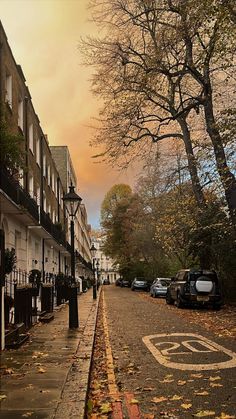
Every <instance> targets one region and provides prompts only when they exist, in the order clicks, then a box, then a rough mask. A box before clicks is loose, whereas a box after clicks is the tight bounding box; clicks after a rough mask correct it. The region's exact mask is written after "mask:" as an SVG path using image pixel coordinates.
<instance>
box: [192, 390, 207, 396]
mask: <svg viewBox="0 0 236 419" xmlns="http://www.w3.org/2000/svg"><path fill="white" fill-rule="evenodd" d="M194 394H195V395H196V396H208V395H209V393H208V391H196V392H195V393H194Z"/></svg>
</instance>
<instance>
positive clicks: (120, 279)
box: [115, 278, 122, 287]
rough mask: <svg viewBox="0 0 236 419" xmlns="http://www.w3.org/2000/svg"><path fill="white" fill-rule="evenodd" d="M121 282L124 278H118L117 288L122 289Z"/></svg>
mask: <svg viewBox="0 0 236 419" xmlns="http://www.w3.org/2000/svg"><path fill="white" fill-rule="evenodd" d="M121 282H122V278H118V279H117V280H116V282H115V284H116V286H117V287H120V286H121Z"/></svg>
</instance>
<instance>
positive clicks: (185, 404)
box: [181, 403, 192, 410]
mask: <svg viewBox="0 0 236 419" xmlns="http://www.w3.org/2000/svg"><path fill="white" fill-rule="evenodd" d="M181 407H182V408H183V409H185V410H187V409H190V407H192V404H191V403H182V404H181Z"/></svg>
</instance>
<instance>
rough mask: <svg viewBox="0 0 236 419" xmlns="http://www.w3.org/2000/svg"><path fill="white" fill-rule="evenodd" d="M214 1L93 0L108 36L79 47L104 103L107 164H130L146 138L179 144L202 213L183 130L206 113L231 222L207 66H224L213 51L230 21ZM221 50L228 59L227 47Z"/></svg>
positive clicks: (234, 200) (231, 193)
mask: <svg viewBox="0 0 236 419" xmlns="http://www.w3.org/2000/svg"><path fill="white" fill-rule="evenodd" d="M214 3H217V2H215V1H213V0H210V1H209V0H208V1H206V0H203V1H202V2H200V5H199V2H198V1H196V0H184V1H183V0H173V1H172V0H159V1H157V0H143V1H134V0H111V1H109V2H107V1H98V0H97V1H94V2H93V7H94V9H93V10H94V18H95V20H97V21H99V22H103V23H104V25H105V27H106V28H107V29H108V31H107V33H106V36H105V37H104V38H103V39H92V38H90V39H88V40H87V41H86V42H84V44H83V50H84V52H85V55H86V57H87V63H88V64H90V65H94V66H95V69H96V72H95V74H94V77H93V90H94V92H95V93H96V94H98V95H99V96H100V97H102V98H103V100H104V107H103V109H102V111H101V114H100V116H101V119H102V122H103V125H102V127H101V129H100V131H99V133H98V136H97V137H96V140H95V141H96V143H100V144H103V145H105V154H107V155H108V156H109V157H110V158H111V159H116V158H117V157H120V156H124V157H125V158H127V156H128V155H130V156H132V155H133V154H134V152H135V151H137V150H138V153H139V154H140V153H143V150H144V147H145V145H146V144H147V143H148V141H150V139H151V141H152V142H153V143H157V142H159V141H162V140H166V139H170V138H171V139H176V138H178V139H179V138H180V139H182V140H183V141H184V145H185V150H186V155H187V159H188V167H189V172H190V176H191V181H192V187H193V191H194V196H195V200H196V202H197V204H198V207H199V208H201V209H204V208H205V205H206V204H205V198H204V194H203V191H202V187H201V184H200V180H199V177H198V171H197V162H196V159H195V156H194V152H193V146H192V139H191V133H190V130H189V124H188V118H189V116H190V114H191V115H192V113H193V112H195V113H196V115H199V108H200V107H203V108H204V112H205V121H206V129H207V132H208V134H209V136H210V138H211V141H212V144H213V148H214V153H215V158H216V164H217V169H218V173H219V176H220V178H221V181H222V184H223V186H224V189H225V195H226V200H227V203H228V207H229V210H230V214H231V218H232V220H235V209H236V197H235V194H236V183H235V178H234V176H233V174H232V173H231V171H230V169H229V167H228V165H227V161H226V157H225V153H224V147H223V143H222V139H221V136H220V133H219V130H218V129H217V126H216V121H215V115H214V109H213V89H212V77H211V71H212V66H211V64H212V62H213V61H214V65H215V66H216V64H217V65H219V64H222V55H221V56H220V54H218V55H217V54H216V49H217V48H218V50H219V42H221V43H223V42H225V34H226V32H227V31H226V28H225V26H226V23H227V24H228V25H229V23H228V20H227V16H225V14H224V16H223V17H222V16H221V14H220V11H219V12H216V11H215V9H214V7H213V6H214ZM220 19H223V20H222V21H221V20H220ZM221 22H223V23H222V24H224V25H223V26H224V27H223V29H220V23H221ZM219 39H220V41H219ZM222 48H223V47H222ZM222 48H221V53H222ZM218 50H217V51H218ZM225 52H226V53H227V54H228V55H229V51H228V50H227V48H226V49H225ZM199 117H200V116H199ZM140 140H142V141H143V142H144V143H143V142H142V143H141V142H140Z"/></svg>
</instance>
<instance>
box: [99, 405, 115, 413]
mask: <svg viewBox="0 0 236 419" xmlns="http://www.w3.org/2000/svg"><path fill="white" fill-rule="evenodd" d="M100 412H101V413H102V414H106V413H110V412H112V407H111V404H110V403H103V404H102V405H101V406H100Z"/></svg>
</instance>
